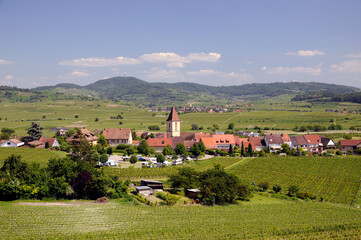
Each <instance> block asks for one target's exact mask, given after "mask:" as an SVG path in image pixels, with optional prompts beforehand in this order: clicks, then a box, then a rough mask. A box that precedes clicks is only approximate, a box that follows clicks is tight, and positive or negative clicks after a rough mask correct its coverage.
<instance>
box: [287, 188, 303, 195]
mask: <svg viewBox="0 0 361 240" xmlns="http://www.w3.org/2000/svg"><path fill="white" fill-rule="evenodd" d="M299 190H300V188H299V187H298V186H296V185H290V186H289V187H288V188H287V195H288V196H290V197H295V196H296V195H297V193H298V191H299Z"/></svg>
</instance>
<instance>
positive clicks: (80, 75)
mask: <svg viewBox="0 0 361 240" xmlns="http://www.w3.org/2000/svg"><path fill="white" fill-rule="evenodd" d="M71 75H72V76H74V77H88V76H90V74H89V73H86V72H81V71H78V70H74V71H73V72H72V73H71Z"/></svg>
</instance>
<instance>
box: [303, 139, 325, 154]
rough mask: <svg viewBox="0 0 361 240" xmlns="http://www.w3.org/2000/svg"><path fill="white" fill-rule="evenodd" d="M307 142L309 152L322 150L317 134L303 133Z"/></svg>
mask: <svg viewBox="0 0 361 240" xmlns="http://www.w3.org/2000/svg"><path fill="white" fill-rule="evenodd" d="M304 137H305V139H306V142H307V149H308V152H311V153H321V152H322V143H321V137H320V136H318V135H317V134H309V135H308V134H307V135H304Z"/></svg>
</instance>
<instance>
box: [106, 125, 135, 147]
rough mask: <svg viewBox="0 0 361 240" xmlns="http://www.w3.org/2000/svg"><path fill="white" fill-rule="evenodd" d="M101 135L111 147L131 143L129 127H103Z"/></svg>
mask: <svg viewBox="0 0 361 240" xmlns="http://www.w3.org/2000/svg"><path fill="white" fill-rule="evenodd" d="M103 136H104V137H105V140H107V143H108V144H109V145H110V146H112V147H115V146H118V145H119V144H132V143H133V137H132V130H131V129H130V128H104V130H103Z"/></svg>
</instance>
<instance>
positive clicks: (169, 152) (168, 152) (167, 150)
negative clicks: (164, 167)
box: [162, 144, 173, 156]
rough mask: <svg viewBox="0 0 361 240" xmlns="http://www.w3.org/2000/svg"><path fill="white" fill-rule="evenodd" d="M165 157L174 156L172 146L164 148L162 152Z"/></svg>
mask: <svg viewBox="0 0 361 240" xmlns="http://www.w3.org/2000/svg"><path fill="white" fill-rule="evenodd" d="M162 153H163V155H164V156H166V155H172V154H173V149H172V146H171V145H169V144H168V145H167V146H165V147H164V148H163V151H162Z"/></svg>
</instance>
